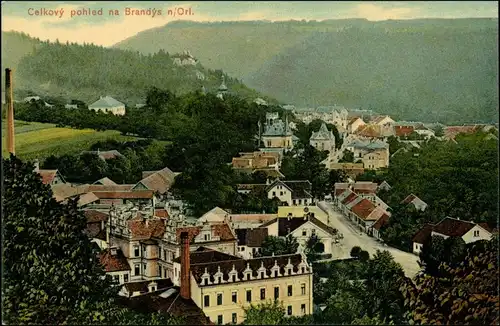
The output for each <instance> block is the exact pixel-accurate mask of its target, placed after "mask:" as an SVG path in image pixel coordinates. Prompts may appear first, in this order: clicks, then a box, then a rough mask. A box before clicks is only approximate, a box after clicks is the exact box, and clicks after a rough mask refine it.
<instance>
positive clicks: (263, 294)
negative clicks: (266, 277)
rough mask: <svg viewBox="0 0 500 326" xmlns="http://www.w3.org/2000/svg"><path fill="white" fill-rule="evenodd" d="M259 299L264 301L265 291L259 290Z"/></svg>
mask: <svg viewBox="0 0 500 326" xmlns="http://www.w3.org/2000/svg"><path fill="white" fill-rule="evenodd" d="M260 299H261V300H266V289H260Z"/></svg>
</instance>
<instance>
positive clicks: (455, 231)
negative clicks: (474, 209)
mask: <svg viewBox="0 0 500 326" xmlns="http://www.w3.org/2000/svg"><path fill="white" fill-rule="evenodd" d="M475 225H476V224H475V223H472V222H469V221H461V220H457V219H454V218H451V217H445V218H444V219H443V220H442V221H441V222H439V223H438V224H436V226H435V227H434V229H433V231H434V232H437V233H440V234H444V235H446V236H449V237H461V236H463V235H464V234H466V233H467V232H469V230H470V229H472V228H473V227H474V226H475Z"/></svg>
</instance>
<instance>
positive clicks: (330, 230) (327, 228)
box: [309, 217, 337, 235]
mask: <svg viewBox="0 0 500 326" xmlns="http://www.w3.org/2000/svg"><path fill="white" fill-rule="evenodd" d="M309 222H311V223H312V224H314V225H316V226H317V227H318V228H320V229H321V230H323V231H325V232H327V233H329V234H330V235H335V234H337V231H336V230H335V229H334V228H332V227H331V226H328V225H326V224H325V223H323V222H321V221H320V220H319V219H317V218H315V217H309Z"/></svg>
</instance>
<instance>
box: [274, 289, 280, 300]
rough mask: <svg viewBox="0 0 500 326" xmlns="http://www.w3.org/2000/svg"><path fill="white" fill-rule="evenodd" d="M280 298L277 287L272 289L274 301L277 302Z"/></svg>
mask: <svg viewBox="0 0 500 326" xmlns="http://www.w3.org/2000/svg"><path fill="white" fill-rule="evenodd" d="M279 297H280V288H279V286H275V287H274V300H278V299H279Z"/></svg>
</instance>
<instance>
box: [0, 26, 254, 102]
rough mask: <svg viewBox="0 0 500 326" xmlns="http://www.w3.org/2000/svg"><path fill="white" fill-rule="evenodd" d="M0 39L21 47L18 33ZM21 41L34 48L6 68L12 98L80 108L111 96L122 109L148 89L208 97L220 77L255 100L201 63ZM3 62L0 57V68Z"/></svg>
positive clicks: (249, 94)
mask: <svg viewBox="0 0 500 326" xmlns="http://www.w3.org/2000/svg"><path fill="white" fill-rule="evenodd" d="M2 34H3V35H2V36H3V37H4V38H7V39H9V38H10V39H11V40H12V43H14V45H16V46H18V47H20V42H14V40H18V39H19V34H18V33H2ZM24 41H25V43H28V42H31V43H34V42H36V46H31V47H30V48H29V49H25V50H22V51H18V52H19V54H22V58H21V59H20V60H19V61H18V62H17V67H16V66H15V64H16V62H14V61H12V60H8V61H6V62H5V63H7V62H8V63H9V64H12V65H14V66H13V67H12V68H14V69H15V70H16V73H15V86H16V87H15V91H16V92H17V94H16V95H17V97H19V96H25V95H26V94H27V92H28V91H30V92H33V93H34V94H37V95H49V96H52V97H62V98H67V99H70V98H71V99H79V100H82V101H85V102H92V101H94V100H95V99H97V98H99V96H104V95H111V96H113V97H115V98H117V99H119V100H121V101H124V102H125V103H127V104H133V103H144V100H145V98H144V97H145V94H146V91H147V89H149V88H151V87H157V88H161V89H167V90H170V91H172V92H174V93H177V94H183V93H187V92H191V91H195V90H201V88H202V86H203V87H205V90H206V91H207V92H216V91H217V88H218V87H219V85H220V84H221V78H222V75H223V74H224V75H225V82H226V85H227V86H228V88H229V91H230V92H232V93H236V94H238V95H240V96H242V97H243V98H249V99H254V98H256V97H258V96H259V94H258V93H257V92H256V91H254V90H252V89H249V88H248V87H246V86H245V85H243V84H242V83H241V82H239V81H238V80H237V79H235V78H231V77H230V76H228V75H226V74H225V73H223V71H221V70H210V69H207V68H205V67H204V66H203V65H202V64H201V63H198V64H197V65H195V66H179V65H176V64H174V61H173V58H172V56H171V55H170V54H169V53H167V52H164V51H163V50H160V51H158V52H157V53H155V54H149V55H143V54H139V53H138V52H132V51H125V50H119V49H109V48H104V47H100V46H96V45H93V44H84V45H78V44H70V43H65V44H62V43H58V42H56V43H49V42H42V41H36V40H35V41H34V40H33V39H30V38H29V37H27V38H26V37H25V38H24ZM8 43H9V40H6V41H4V44H8ZM21 43H22V42H21ZM24 48H26V47H24ZM27 50H29V51H27ZM3 60H4V59H3V57H2V65H4V63H3V62H4V61H3ZM16 68H17V69H16Z"/></svg>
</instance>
